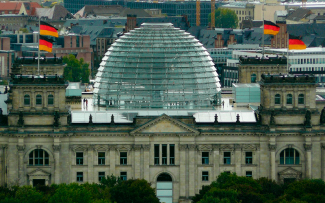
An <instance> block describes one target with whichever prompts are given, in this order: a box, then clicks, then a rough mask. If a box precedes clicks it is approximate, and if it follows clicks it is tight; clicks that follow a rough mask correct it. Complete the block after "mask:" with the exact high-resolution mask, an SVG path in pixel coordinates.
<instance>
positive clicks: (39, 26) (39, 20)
mask: <svg viewBox="0 0 325 203" xmlns="http://www.w3.org/2000/svg"><path fill="white" fill-rule="evenodd" d="M38 28H39V29H38V57H37V72H38V76H39V75H40V72H39V59H40V50H39V44H40V39H41V16H39V17H38Z"/></svg>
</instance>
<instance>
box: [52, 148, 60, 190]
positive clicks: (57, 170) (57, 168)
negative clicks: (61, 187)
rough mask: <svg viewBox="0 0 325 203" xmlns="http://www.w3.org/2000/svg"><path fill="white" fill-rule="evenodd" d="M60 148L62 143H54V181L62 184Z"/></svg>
mask: <svg viewBox="0 0 325 203" xmlns="http://www.w3.org/2000/svg"><path fill="white" fill-rule="evenodd" d="M60 149H61V145H53V151H54V164H55V165H54V183H55V184H60V183H61V181H60V177H61V176H60Z"/></svg>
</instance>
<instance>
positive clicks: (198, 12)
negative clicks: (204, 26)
mask: <svg viewBox="0 0 325 203" xmlns="http://www.w3.org/2000/svg"><path fill="white" fill-rule="evenodd" d="M200 6H201V5H200V0H196V26H200V24H201V19H200V13H201V7H200Z"/></svg>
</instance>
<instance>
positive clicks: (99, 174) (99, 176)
mask: <svg viewBox="0 0 325 203" xmlns="http://www.w3.org/2000/svg"><path fill="white" fill-rule="evenodd" d="M103 178H105V172H98V181H99V182H100V181H102V179H103Z"/></svg>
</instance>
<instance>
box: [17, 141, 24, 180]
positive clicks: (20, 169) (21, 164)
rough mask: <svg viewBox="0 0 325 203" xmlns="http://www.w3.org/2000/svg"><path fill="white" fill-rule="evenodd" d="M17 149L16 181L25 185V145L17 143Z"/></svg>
mask: <svg viewBox="0 0 325 203" xmlns="http://www.w3.org/2000/svg"><path fill="white" fill-rule="evenodd" d="M17 150H18V182H19V185H20V186H22V185H25V179H26V177H25V176H24V151H25V145H17Z"/></svg>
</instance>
